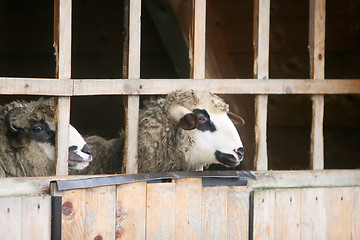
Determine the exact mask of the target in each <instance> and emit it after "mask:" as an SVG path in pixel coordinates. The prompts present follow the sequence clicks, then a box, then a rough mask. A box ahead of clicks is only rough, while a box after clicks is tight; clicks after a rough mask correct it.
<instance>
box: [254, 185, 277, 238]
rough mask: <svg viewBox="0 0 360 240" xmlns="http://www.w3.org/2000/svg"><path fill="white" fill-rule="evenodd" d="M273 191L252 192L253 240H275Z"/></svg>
mask: <svg viewBox="0 0 360 240" xmlns="http://www.w3.org/2000/svg"><path fill="white" fill-rule="evenodd" d="M274 224H275V191H274V190H256V191H255V192H254V225H253V229H252V230H253V237H254V239H256V240H258V239H264V240H271V239H275V238H274V235H275V232H274V231H275V226H274Z"/></svg>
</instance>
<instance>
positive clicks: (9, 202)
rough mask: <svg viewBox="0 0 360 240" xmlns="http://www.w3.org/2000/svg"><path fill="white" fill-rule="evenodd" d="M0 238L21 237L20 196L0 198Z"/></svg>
mask: <svg viewBox="0 0 360 240" xmlns="http://www.w3.org/2000/svg"><path fill="white" fill-rule="evenodd" d="M0 239H13V240H20V239H21V198H19V197H9V198H0Z"/></svg>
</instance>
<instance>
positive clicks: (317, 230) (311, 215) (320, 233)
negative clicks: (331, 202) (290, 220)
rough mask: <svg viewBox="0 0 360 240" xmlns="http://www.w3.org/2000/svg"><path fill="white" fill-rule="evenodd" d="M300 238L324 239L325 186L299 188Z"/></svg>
mask: <svg viewBox="0 0 360 240" xmlns="http://www.w3.org/2000/svg"><path fill="white" fill-rule="evenodd" d="M301 206H302V207H301V239H303V240H307V239H319V240H321V239H322V240H326V239H327V236H326V231H325V229H326V221H325V219H326V218H327V217H326V188H304V189H302V190H301Z"/></svg>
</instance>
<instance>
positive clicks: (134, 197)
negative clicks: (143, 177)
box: [115, 182, 146, 240]
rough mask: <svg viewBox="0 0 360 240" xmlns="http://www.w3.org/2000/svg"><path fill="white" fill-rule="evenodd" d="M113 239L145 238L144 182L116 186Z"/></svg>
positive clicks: (130, 239)
mask: <svg viewBox="0 0 360 240" xmlns="http://www.w3.org/2000/svg"><path fill="white" fill-rule="evenodd" d="M116 192H117V193H116V194H117V198H116V199H117V204H116V224H115V237H116V238H115V239H129V240H132V239H134V240H135V239H145V222H146V183H145V182H140V183H132V184H124V185H119V186H117V190H116Z"/></svg>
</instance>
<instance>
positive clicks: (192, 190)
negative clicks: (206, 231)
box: [175, 178, 202, 240]
mask: <svg viewBox="0 0 360 240" xmlns="http://www.w3.org/2000/svg"><path fill="white" fill-rule="evenodd" d="M175 182H176V208H175V218H176V228H175V231H176V239H177V240H182V239H192V240H196V239H202V238H201V237H202V225H201V221H202V216H201V211H202V180H201V178H189V179H179V180H176V181H175Z"/></svg>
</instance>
